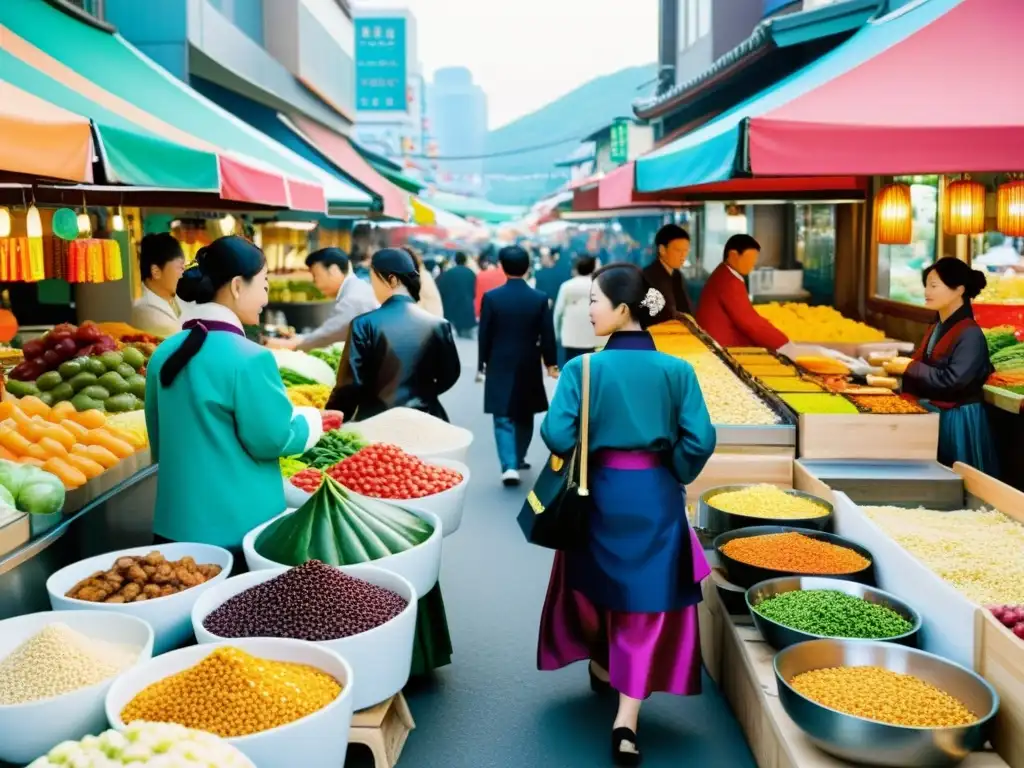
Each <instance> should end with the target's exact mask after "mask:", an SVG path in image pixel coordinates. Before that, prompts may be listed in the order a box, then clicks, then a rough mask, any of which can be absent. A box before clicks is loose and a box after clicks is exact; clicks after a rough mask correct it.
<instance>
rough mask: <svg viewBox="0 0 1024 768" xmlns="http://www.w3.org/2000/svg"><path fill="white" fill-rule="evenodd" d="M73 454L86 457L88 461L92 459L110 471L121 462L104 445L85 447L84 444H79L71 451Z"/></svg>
mask: <svg viewBox="0 0 1024 768" xmlns="http://www.w3.org/2000/svg"><path fill="white" fill-rule="evenodd" d="M71 452H72V453H73V454H74V455H75V456H85V457H86V458H87V459H92V460H93V461H95V462H96V463H97V464H99V465H100V466H101V467H103V468H104V469H110V468H111V467H113V466H115V465H116V464H117V462H119V461H120V459H119V458H117V456H115V455H114V454H112V453H111V452H110V451H108V450H107V449H106V448H104V447H103V446H102V445H85V444H83V443H79V444H78V445H76V446H75V447H74V448H72V449H71Z"/></svg>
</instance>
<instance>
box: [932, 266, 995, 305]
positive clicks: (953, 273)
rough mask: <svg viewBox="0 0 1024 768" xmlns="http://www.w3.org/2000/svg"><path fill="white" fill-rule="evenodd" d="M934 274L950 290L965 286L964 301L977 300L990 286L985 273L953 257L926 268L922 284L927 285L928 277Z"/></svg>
mask: <svg viewBox="0 0 1024 768" xmlns="http://www.w3.org/2000/svg"><path fill="white" fill-rule="evenodd" d="M932 272H934V273H935V274H936V275H938V276H939V280H941V281H942V282H943V284H944V285H945V286H946V287H947V288H949V289H950V290H952V289H954V288H959V287H961V286H963V289H964V301H970V300H971V299H973V298H975V297H976V296H977V295H978V294H979V293H981V292H982V291H983V290H984V289H985V286H986V285H987V284H988V280H987V279H986V278H985V273H984V272H981V271H980V270H977V269H971V268H970V267H969V266H967V264H966V263H965V262H962V261H960V259H957V258H954V257H953V256H946V257H944V258H941V259H939V260H938V261H936V262H935V263H934V264H932V265H931V266H930V267H928V268H926V269H925V270H924V272H922V273H921V282H922V283H925V284H927V283H928V275H930V274H931V273H932Z"/></svg>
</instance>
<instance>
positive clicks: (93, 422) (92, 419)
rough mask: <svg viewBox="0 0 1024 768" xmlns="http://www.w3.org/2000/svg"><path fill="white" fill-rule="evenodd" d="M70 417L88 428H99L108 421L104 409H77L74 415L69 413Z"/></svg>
mask: <svg viewBox="0 0 1024 768" xmlns="http://www.w3.org/2000/svg"><path fill="white" fill-rule="evenodd" d="M68 418H69V419H71V420H72V421H76V422H78V423H79V424H81V425H82V426H83V427H85V428H86V429H99V428H100V427H102V426H103V425H104V424H106V423H107V417H106V416H105V415H104V414H103V411H97V410H91V411H75V413H74V415H69V416H68Z"/></svg>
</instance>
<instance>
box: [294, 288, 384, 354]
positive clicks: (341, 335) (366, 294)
mask: <svg viewBox="0 0 1024 768" xmlns="http://www.w3.org/2000/svg"><path fill="white" fill-rule="evenodd" d="M379 306H380V304H378V303H377V297H376V296H374V295H373V287H372V286H371V285H370V284H369V283H368V282H366V281H365V280H360V279H359V278H358V277H356V276H355V275H353V274H349V276H348V277H346V278H345V282H344V283H342V284H341V290H340V291H338V298H337V299H335V301H334V308H333V310H332V311H331V316H330V317H328V318H327V319H326V320H324V322H323V325H321V326H320V327H319V328H317V329H316V330H314V331H312V332H310V333H307V334H306V335H305V336H303V337H302V339H301V341H300V342H299V346H298V347H296V349H298V350H300V351H302V352H308V351H310V350H311V349H322V348H323V347H329V346H330V345H331V344H336V343H337V342H339V341H342V342H343V341H345V338H346V337H347V336H348V327H349V325H351V323H352V321H353V320H354V319H355V318H357V317H359V315H362V314H365V313H366V312H370V311H371V310H374V309H376V308H377V307H379Z"/></svg>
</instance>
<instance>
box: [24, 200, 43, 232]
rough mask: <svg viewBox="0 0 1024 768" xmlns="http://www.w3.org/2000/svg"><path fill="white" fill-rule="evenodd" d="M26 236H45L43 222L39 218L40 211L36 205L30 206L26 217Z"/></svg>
mask: <svg viewBox="0 0 1024 768" xmlns="http://www.w3.org/2000/svg"><path fill="white" fill-rule="evenodd" d="M25 234H26V235H28V236H29V237H42V236H43V220H42V218H40V216H39V209H38V208H36V207H35V205H31V206H29V209H28V214H27V215H26V216H25Z"/></svg>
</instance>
